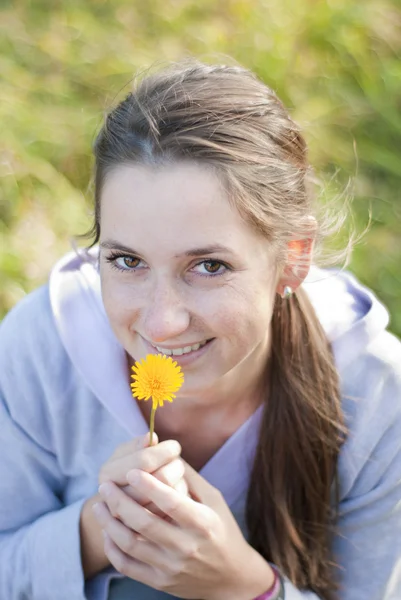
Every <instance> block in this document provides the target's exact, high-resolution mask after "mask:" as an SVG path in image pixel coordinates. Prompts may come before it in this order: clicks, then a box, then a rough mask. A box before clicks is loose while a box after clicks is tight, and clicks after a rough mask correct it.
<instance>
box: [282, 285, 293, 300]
mask: <svg viewBox="0 0 401 600" xmlns="http://www.w3.org/2000/svg"><path fill="white" fill-rule="evenodd" d="M291 294H292V288H291V287H290V286H289V285H286V286H285V288H284V292H283V296H282V297H283V298H284V299H285V300H286V299H287V298H289V297H290V296H291Z"/></svg>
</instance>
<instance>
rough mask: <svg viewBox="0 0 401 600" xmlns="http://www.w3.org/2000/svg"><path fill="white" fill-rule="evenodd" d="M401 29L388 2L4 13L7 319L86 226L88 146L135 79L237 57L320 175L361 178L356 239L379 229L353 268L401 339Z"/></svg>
mask: <svg viewBox="0 0 401 600" xmlns="http://www.w3.org/2000/svg"><path fill="white" fill-rule="evenodd" d="M400 23H401V8H400V6H399V4H398V3H397V2H395V1H394V2H390V1H388V0H387V1H385V0H381V1H380V2H378V1H374V0H365V2H357V1H350V0H348V1H347V2H346V1H343V0H336V1H335V2H334V1H331V2H323V1H321V2H319V1H312V0H309V1H305V2H295V0H292V1H290V0H272V1H269V2H268V3H267V2H266V1H265V0H264V1H262V0H252V1H249V0H242V1H240V0H226V1H224V2H215V1H214V0H213V1H212V0H202V2H195V1H189V0H188V1H185V0H163V1H162V0H150V1H149V2H140V1H139V0H115V1H114V2H106V1H101V0H90V1H87V2H85V3H83V2H78V1H77V0H70V1H69V2H68V3H67V2H65V3H61V2H54V1H52V2H50V1H44V0H35V2H29V1H28V0H26V1H25V2H23V1H17V0H16V1H14V2H13V3H11V2H9V3H8V4H7V3H6V2H3V4H2V9H1V10H0V73H1V77H2V81H1V86H0V120H1V123H2V142H1V147H0V152H1V161H0V175H1V179H0V181H1V188H0V277H1V282H2V284H1V288H0V316H1V315H3V314H4V313H5V312H6V311H7V310H9V309H10V307H11V306H12V305H13V304H15V302H17V301H18V300H19V299H20V298H21V297H22V296H23V295H24V294H26V293H27V292H28V291H30V290H31V289H33V288H35V287H37V286H38V285H39V284H40V283H42V282H44V281H45V280H46V278H47V274H48V272H49V269H50V268H51V266H52V264H53V263H54V261H55V260H56V259H57V258H58V257H59V256H60V255H61V254H62V253H64V252H65V251H66V250H67V249H68V248H69V244H70V238H71V237H72V236H74V235H75V234H80V233H82V232H83V231H85V230H86V229H87V228H88V227H89V225H90V213H91V188H90V178H91V164H92V161H91V151H90V150H91V144H92V142H93V139H94V136H95V134H96V132H97V130H98V128H99V126H100V124H101V121H102V117H103V113H104V110H105V109H107V107H108V106H110V105H111V104H112V103H113V102H115V100H116V99H118V98H120V97H122V96H123V95H124V94H125V93H126V91H127V89H128V88H129V85H130V81H131V80H132V78H133V77H134V75H135V73H136V72H137V71H138V70H141V69H143V68H144V67H147V66H150V65H151V64H152V63H153V62H154V61H158V60H161V59H163V60H164V59H166V60H174V59H177V58H181V57H183V56H188V55H194V56H197V57H201V58H203V59H205V60H207V61H213V60H217V61H221V60H223V56H222V55H229V56H232V57H233V58H234V59H235V60H237V61H238V62H240V63H242V64H244V65H245V66H248V67H249V68H251V69H253V70H254V71H256V72H257V73H258V75H259V76H260V77H262V78H263V79H264V80H265V81H266V83H268V84H269V85H271V86H272V87H273V88H274V89H275V90H276V91H277V92H278V94H279V95H280V96H281V97H282V99H283V100H284V101H285V103H286V104H287V106H289V107H290V109H291V112H292V114H293V116H294V118H295V119H296V120H298V122H299V123H300V124H301V125H302V127H303V129H304V132H305V135H306V137H307V139H308V142H309V145H310V157H311V162H312V164H313V165H314V167H315V169H316V171H317V172H318V173H319V174H324V175H328V176H331V175H332V174H333V173H334V172H336V171H337V169H339V174H338V181H339V183H340V184H343V185H345V183H346V182H347V180H348V178H349V177H351V178H353V193H354V203H353V208H354V213H355V219H356V224H357V228H358V229H359V230H363V229H364V227H365V226H366V224H367V222H368V220H369V211H371V213H372V225H371V229H370V231H369V233H368V234H366V236H365V237H364V238H363V241H362V242H361V243H360V244H359V245H358V246H357V248H356V249H355V252H354V255H353V260H352V263H351V269H352V270H353V271H354V272H355V273H356V274H357V276H358V277H359V278H360V279H361V280H362V281H363V282H364V283H366V284H367V285H369V286H370V287H371V288H372V289H373V290H374V291H375V292H376V294H377V295H378V296H379V297H380V298H381V299H382V300H383V301H384V302H385V304H386V305H387V306H388V307H389V309H390V312H391V317H392V319H391V329H392V330H393V331H394V332H396V333H397V334H398V335H401V303H400V297H401V225H400V223H401V199H400V189H401V158H400V154H401V110H400V108H401V86H400V81H401V60H400V54H401V30H400Z"/></svg>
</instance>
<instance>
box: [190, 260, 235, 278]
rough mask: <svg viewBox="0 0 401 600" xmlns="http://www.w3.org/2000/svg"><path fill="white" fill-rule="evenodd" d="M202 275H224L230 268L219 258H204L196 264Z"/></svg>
mask: <svg viewBox="0 0 401 600" xmlns="http://www.w3.org/2000/svg"><path fill="white" fill-rule="evenodd" d="M195 269H196V270H198V273H199V274H200V275H206V276H210V275H211V276H213V275H223V273H225V272H226V271H227V270H228V266H227V265H225V264H224V263H222V262H221V261H219V260H203V261H202V262H200V263H198V264H197V265H195Z"/></svg>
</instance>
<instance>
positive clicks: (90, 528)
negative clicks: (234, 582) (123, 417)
mask: <svg viewBox="0 0 401 600" xmlns="http://www.w3.org/2000/svg"><path fill="white" fill-rule="evenodd" d="M157 442H158V440H157V436H156V435H155V436H154V438H153V445H152V447H151V448H150V447H149V434H147V435H146V436H142V437H138V438H135V439H133V440H131V441H130V442H128V443H126V444H122V445H120V446H119V447H118V448H117V449H116V451H115V452H114V454H113V455H112V456H111V458H110V459H109V460H108V461H107V462H106V463H105V464H104V465H103V466H102V468H101V469H100V473H99V482H100V483H101V484H102V483H105V482H107V481H112V482H114V483H115V484H116V485H118V486H120V487H121V488H122V489H123V490H124V491H125V492H126V493H128V494H129V495H130V496H131V498H132V499H133V500H135V501H136V502H137V503H138V504H141V505H144V506H146V508H147V509H148V510H150V511H154V512H155V513H156V514H158V515H159V516H161V517H162V518H166V515H165V514H164V513H162V512H161V511H160V509H159V508H158V507H157V506H155V505H154V504H153V503H152V502H150V503H149V499H148V498H147V497H146V496H143V495H141V493H140V490H138V489H137V488H135V487H133V486H130V485H128V484H127V473H128V471H130V470H131V469H133V468H140V469H143V470H144V471H147V472H149V473H153V476H154V477H156V478H157V479H159V480H160V481H162V482H163V483H165V484H166V485H169V486H172V487H174V488H175V489H176V490H177V491H178V492H179V493H181V494H187V492H188V489H187V485H186V483H185V480H184V479H183V475H184V463H183V462H182V461H181V459H180V458H179V455H180V452H181V448H180V445H179V444H178V443H177V442H175V441H173V440H171V441H168V442H162V443H160V444H158V443H157ZM156 444H157V445H156ZM99 501H101V497H100V496H99V495H98V494H96V495H94V496H93V497H91V498H88V499H87V500H86V502H85V503H84V504H83V506H82V510H81V514H80V520H79V529H80V542H81V562H82V568H83V572H84V576H85V579H88V578H90V577H93V576H94V575H96V574H97V573H99V571H102V570H103V569H104V568H106V567H107V566H109V564H110V563H109V559H108V557H107V556H106V555H105V553H104V551H103V538H102V532H101V529H100V527H99V523H98V522H97V520H96V519H95V517H94V514H93V507H94V506H95V505H96V503H98V502H99Z"/></svg>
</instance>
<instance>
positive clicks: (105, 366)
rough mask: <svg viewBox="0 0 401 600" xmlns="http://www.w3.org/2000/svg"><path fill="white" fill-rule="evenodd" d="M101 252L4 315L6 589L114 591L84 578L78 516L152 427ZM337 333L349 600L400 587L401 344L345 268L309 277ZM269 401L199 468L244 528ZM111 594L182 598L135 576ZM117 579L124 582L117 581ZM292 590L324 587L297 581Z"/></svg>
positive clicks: (393, 593) (12, 592)
mask: <svg viewBox="0 0 401 600" xmlns="http://www.w3.org/2000/svg"><path fill="white" fill-rule="evenodd" d="M92 258H93V260H89V261H83V260H82V259H81V258H79V257H78V256H76V255H75V254H70V255H68V256H67V257H65V258H64V259H63V260H61V261H60V262H59V263H58V264H57V265H56V267H55V268H54V270H53V271H52V274H51V277H50V282H49V285H48V286H45V287H43V288H40V289H39V290H37V291H36V292H34V293H32V294H29V295H28V296H27V297H26V298H25V299H24V300H23V301H22V302H20V303H19V305H18V306H17V307H16V308H15V309H14V310H13V311H11V312H10V314H9V315H8V316H7V317H6V318H5V319H4V321H3V323H2V324H1V327H0V440H1V451H0V482H1V483H0V600H83V599H85V598H87V599H88V600H105V599H106V598H107V597H108V594H109V584H110V580H113V578H116V577H118V576H119V575H118V574H117V573H116V572H115V571H114V570H113V569H111V568H110V569H108V570H106V571H104V572H102V573H101V574H99V575H97V576H96V577H94V578H93V579H91V580H90V581H88V582H86V584H85V582H84V578H83V573H82V567H81V562H80V540H79V515H80V511H81V507H82V504H83V502H84V501H85V499H86V498H88V497H89V496H91V495H93V494H94V493H95V492H96V491H97V477H98V472H99V469H100V467H101V465H102V464H103V463H104V462H105V461H106V460H107V459H108V458H109V457H110V455H111V454H112V453H113V451H114V450H115V448H116V447H117V446H118V445H119V444H121V443H123V442H126V441H128V440H129V439H131V438H132V437H134V436H138V435H142V434H144V433H145V432H146V431H147V430H148V425H147V423H146V422H145V420H144V419H143V417H142V415H141V413H140V411H139V409H138V406H137V404H136V402H134V401H133V399H132V396H131V392H130V388H129V381H128V372H127V363H126V360H125V353H124V351H123V349H122V347H121V346H120V345H119V343H118V341H117V340H116V338H115V337H114V335H113V333H112V331H111V328H110V325H109V323H108V320H107V317H106V314H105V311H104V308H103V304H102V299H101V294H100V281H99V275H98V272H97V269H96V258H95V254H94V253H93V254H92ZM304 288H305V289H306V290H307V292H308V294H309V296H310V298H311V300H312V303H313V305H314V307H315V309H316V312H317V314H318V317H319V319H320V321H321V323H322V325H323V327H324V329H325V331H326V332H327V335H328V337H329V339H330V341H331V343H332V346H333V350H334V354H335V360H336V364H337V367H338V370H339V373H340V376H341V383H342V392H343V408H344V413H345V415H346V420H347V424H348V427H349V429H350V434H349V439H348V441H347V442H346V444H345V445H344V447H343V449H342V452H341V456H340V459H339V465H338V467H339V477H340V520H339V533H338V535H337V537H336V538H335V540H334V551H335V553H336V557H337V561H338V564H339V572H338V578H339V581H340V582H341V586H342V591H341V593H340V598H341V600H401V344H400V342H399V341H398V340H397V339H396V338H395V337H394V336H392V335H391V334H390V333H388V332H386V330H385V328H386V326H387V323H388V315H387V312H386V310H385V309H384V308H383V306H382V305H381V304H380V303H379V302H378V301H377V299H376V298H375V297H374V296H373V294H372V293H371V292H370V291H368V290H367V289H366V288H363V287H362V286H361V285H360V284H359V283H358V282H357V281H356V280H355V279H354V278H353V277H352V276H351V275H349V274H347V273H344V272H342V273H341V272H337V271H324V270H320V269H317V268H313V269H312V270H311V273H310V276H309V277H308V281H307V282H306V283H305V284H304ZM260 415H261V409H258V410H257V411H256V413H254V414H253V415H252V416H251V417H250V418H249V419H248V421H246V422H245V423H244V424H243V425H242V426H241V427H240V429H238V430H237V431H236V432H235V433H234V435H233V436H232V437H231V438H230V439H229V440H228V441H227V442H226V443H225V444H224V446H223V447H222V448H221V449H220V450H219V451H218V452H217V453H216V454H215V455H214V456H213V458H212V459H211V460H210V461H209V462H208V463H207V464H206V465H205V467H204V468H203V469H202V470H201V474H202V475H203V476H204V477H205V478H206V479H207V480H208V481H209V482H210V483H211V484H212V485H214V486H215V487H217V488H219V489H220V490H221V491H222V493H223V495H224V498H225V500H226V502H227V503H228V505H229V506H230V507H231V509H232V511H233V513H234V515H235V517H236V518H237V520H238V522H239V524H240V526H241V528H242V530H243V532H244V534H245V535H247V532H246V527H245V524H244V505H245V498H246V492H247V488H248V481H249V472H250V467H251V464H252V457H253V453H254V450H255V442H256V432H257V427H258V423H259V420H260ZM121 583H122V584H124V585H125V584H127V585H125V587H124V585H122V586H121V587H120V588H118V586H115V584H114V583H113V584H112V587H111V591H110V596H109V598H110V599H111V600H116V599H117V598H118V599H122V598H124V599H125V598H131V599H135V600H162V599H163V598H171V596H168V595H167V594H163V593H161V592H157V591H155V590H153V589H152V588H149V587H146V586H143V585H142V584H139V583H137V582H134V581H131V580H123V581H122V582H121ZM112 590H114V591H112ZM285 592H286V599H287V600H307V599H309V600H316V599H317V596H316V595H315V594H313V593H311V592H305V591H301V590H297V589H296V588H295V587H294V586H293V585H292V584H291V583H290V582H289V581H286V583H285Z"/></svg>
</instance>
